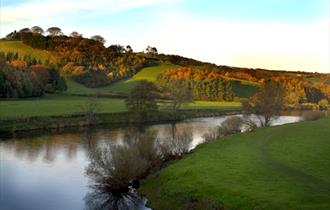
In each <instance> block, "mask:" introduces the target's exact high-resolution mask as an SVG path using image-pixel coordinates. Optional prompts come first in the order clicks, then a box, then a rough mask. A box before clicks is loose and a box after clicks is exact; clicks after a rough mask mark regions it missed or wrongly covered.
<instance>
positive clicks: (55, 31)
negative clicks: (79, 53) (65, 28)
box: [47, 27, 63, 36]
mask: <svg viewBox="0 0 330 210" xmlns="http://www.w3.org/2000/svg"><path fill="white" fill-rule="evenodd" d="M47 33H48V34H49V35H50V36H60V35H63V33H62V30H61V29H60V28H59V27H50V28H48V29H47Z"/></svg>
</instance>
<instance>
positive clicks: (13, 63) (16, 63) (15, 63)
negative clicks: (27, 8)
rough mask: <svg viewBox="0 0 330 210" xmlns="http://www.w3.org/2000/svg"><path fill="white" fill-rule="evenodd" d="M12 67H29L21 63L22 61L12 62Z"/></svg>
mask: <svg viewBox="0 0 330 210" xmlns="http://www.w3.org/2000/svg"><path fill="white" fill-rule="evenodd" d="M10 65H12V66H14V67H17V68H26V67H27V64H26V62H25V61H21V60H15V61H12V62H11V63H10Z"/></svg>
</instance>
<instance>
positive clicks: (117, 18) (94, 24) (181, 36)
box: [0, 0, 330, 73]
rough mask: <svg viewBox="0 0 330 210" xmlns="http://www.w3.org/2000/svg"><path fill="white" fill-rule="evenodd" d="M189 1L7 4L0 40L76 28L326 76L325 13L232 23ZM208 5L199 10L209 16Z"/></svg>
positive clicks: (329, 32) (226, 61)
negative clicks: (35, 29)
mask: <svg viewBox="0 0 330 210" xmlns="http://www.w3.org/2000/svg"><path fill="white" fill-rule="evenodd" d="M5 1H6V0H5ZM235 1H236V3H237V2H240V0H235ZM272 1H273V0H269V1H267V2H272ZM288 1H293V0H288ZM91 2H92V3H91ZM194 2H195V3H196V2H198V1H196V0H192V1H187V0H121V1H116V0H93V1H83V0H81V1H77V0H44V1H41V0H32V1H24V0H23V1H22V0H19V1H18V2H15V1H8V2H7V3H6V2H5V3H2V5H1V15H0V17H1V19H0V33H1V36H2V37H3V36H5V35H6V34H7V33H9V32H11V31H13V30H17V29H20V28H23V27H31V26H34V25H40V26H42V27H44V28H47V27H50V26H59V27H60V28H62V29H63V31H64V32H65V33H67V34H68V33H70V32H71V31H74V30H77V31H79V32H80V33H83V35H84V36H85V37H89V36H92V35H94V34H100V35H102V36H104V37H105V38H106V40H107V45H109V44H122V45H126V44H130V45H132V46H133V48H134V49H135V50H137V51H140V50H143V49H144V48H145V47H146V46H148V45H152V46H156V47H157V48H158V50H159V51H160V52H164V53H169V54H179V55H182V56H187V57H192V58H195V59H199V60H203V61H207V62H213V63H216V64H219V65H231V66H241V67H251V68H258V67H260V68H267V69H273V70H303V71H318V72H328V73H330V64H329V57H330V52H329V51H330V49H329V48H330V41H329V37H330V29H329V24H330V20H329V12H327V13H324V11H319V13H320V14H322V15H318V14H314V16H316V17H317V18H305V19H304V17H305V16H308V15H307V14H306V15H305V16H304V15H302V16H299V17H297V18H296V19H292V18H289V17H287V18H286V19H285V20H283V18H282V19H280V17H276V16H274V17H270V18H269V17H266V16H265V15H264V14H263V15H260V17H254V18H250V19H249V18H246V16H244V17H243V16H242V17H239V15H238V16H235V18H234V19H233V18H229V17H228V16H226V15H223V16H221V14H218V13H217V12H216V13H213V14H211V13H212V12H210V14H205V12H204V13H198V11H199V10H196V11H197V12H196V11H195V10H194V8H193V7H192V5H193V4H194ZM205 2H209V1H205ZM219 2H221V1H219ZM241 2H243V1H242V0H241ZM255 2H259V1H255ZM199 3H200V2H199ZM211 3H212V2H211ZM242 4H243V3H242ZM203 5H204V4H203ZM205 5H206V4H205ZM188 6H189V7H188ZM212 6H213V7H215V5H208V6H205V8H200V10H201V11H208V10H209V11H211V9H214V8H208V7H212ZM223 6H226V5H223ZM236 6H237V7H239V6H240V5H236ZM263 6H264V5H263ZM270 6H273V7H274V5H270ZM195 7H199V5H195ZM195 9H196V8H195ZM197 9H199V8H197ZM219 9H221V8H220V7H219ZM279 9H280V8H279ZM292 10H294V8H292ZM235 11H236V10H233V13H234V12H235ZM315 11H316V13H318V10H317V9H316V10H315ZM249 12H251V13H252V12H253V11H249ZM303 12H305V11H301V12H299V11H298V12H296V13H297V14H299V15H301V14H300V13H303ZM206 13H207V12H206ZM219 13H220V12H219ZM277 15H278V16H281V14H277ZM282 16H283V15H282ZM282 16H281V17H282ZM296 16H297V15H296ZM248 17H249V16H248ZM297 19H298V20H297Z"/></svg>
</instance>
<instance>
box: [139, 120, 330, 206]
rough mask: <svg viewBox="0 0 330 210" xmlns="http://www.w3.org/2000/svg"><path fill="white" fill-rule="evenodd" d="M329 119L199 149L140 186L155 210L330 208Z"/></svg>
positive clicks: (262, 130)
mask: <svg viewBox="0 0 330 210" xmlns="http://www.w3.org/2000/svg"><path fill="white" fill-rule="evenodd" d="M329 130H330V118H329V117H326V118H323V119H320V120H317V121H311V122H299V123H293V124H287V125H281V126H274V127H270V128H259V129H257V131H255V132H253V133H244V134H235V135H231V136H227V137H225V138H223V139H221V140H220V139H219V140H215V141H212V142H210V143H207V144H203V145H200V146H199V147H198V148H197V149H195V150H194V151H193V152H192V153H191V154H187V155H185V156H184V157H183V158H182V159H180V160H176V161H173V163H171V164H169V165H168V166H167V167H165V168H163V169H162V170H160V171H159V172H157V173H156V174H154V175H151V176H149V177H148V178H147V179H146V180H144V181H143V183H142V186H141V189H140V192H142V193H143V194H145V195H146V197H147V198H148V199H149V205H150V206H151V207H152V208H153V209H221V208H223V207H225V208H229V209H283V208H285V209H329V208H330V202H329V198H330V167H329V165H330V151H329V145H330V132H329Z"/></svg>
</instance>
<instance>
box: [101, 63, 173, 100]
mask: <svg viewBox="0 0 330 210" xmlns="http://www.w3.org/2000/svg"><path fill="white" fill-rule="evenodd" d="M175 67H176V66H175V65H172V64H156V65H154V66H151V67H146V68H144V69H142V70H141V71H140V72H138V73H137V74H136V75H134V76H133V77H132V78H130V79H127V80H122V81H119V82H117V83H115V84H114V85H112V86H110V87H109V88H108V90H109V91H113V92H117V93H124V94H128V93H129V92H130V91H131V90H132V89H133V88H134V87H135V86H136V85H137V84H138V83H139V82H140V81H141V80H147V81H150V82H154V81H156V79H157V76H158V75H159V74H160V73H162V72H163V71H164V70H166V69H169V68H175ZM101 90H102V88H101Z"/></svg>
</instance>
